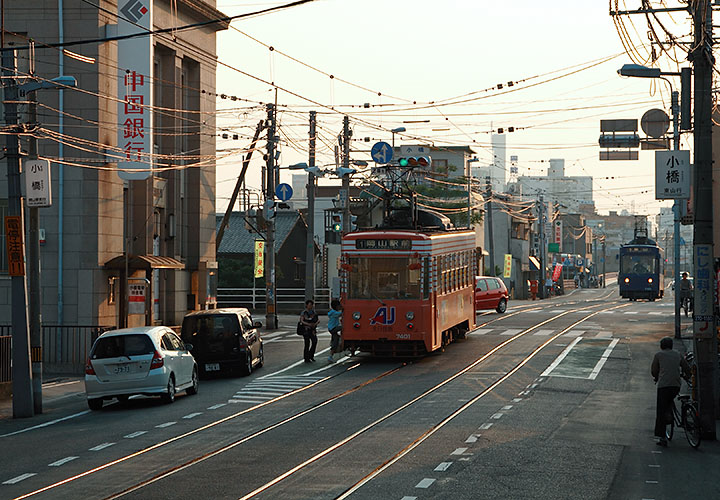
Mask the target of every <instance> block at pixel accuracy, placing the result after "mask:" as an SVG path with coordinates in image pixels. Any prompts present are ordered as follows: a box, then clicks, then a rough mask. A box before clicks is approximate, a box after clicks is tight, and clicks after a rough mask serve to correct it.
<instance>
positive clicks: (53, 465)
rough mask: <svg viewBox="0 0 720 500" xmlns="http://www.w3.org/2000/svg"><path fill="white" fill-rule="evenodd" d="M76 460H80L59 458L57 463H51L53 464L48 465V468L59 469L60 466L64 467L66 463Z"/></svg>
mask: <svg viewBox="0 0 720 500" xmlns="http://www.w3.org/2000/svg"><path fill="white" fill-rule="evenodd" d="M76 458H80V457H65V458H61V459H60V460H58V461H56V462H53V463H51V464H48V467H60V466H61V465H64V464H66V463H68V462H72V461H73V460H75V459H76Z"/></svg>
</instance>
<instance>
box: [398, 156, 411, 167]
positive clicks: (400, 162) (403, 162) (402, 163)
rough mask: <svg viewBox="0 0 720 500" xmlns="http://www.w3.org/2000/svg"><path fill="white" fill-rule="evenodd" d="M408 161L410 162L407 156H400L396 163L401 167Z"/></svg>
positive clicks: (406, 164) (405, 165)
mask: <svg viewBox="0 0 720 500" xmlns="http://www.w3.org/2000/svg"><path fill="white" fill-rule="evenodd" d="M409 163H410V162H409V161H408V159H407V158H400V159H399V160H398V164H399V165H400V166H401V167H407V166H408V164H409Z"/></svg>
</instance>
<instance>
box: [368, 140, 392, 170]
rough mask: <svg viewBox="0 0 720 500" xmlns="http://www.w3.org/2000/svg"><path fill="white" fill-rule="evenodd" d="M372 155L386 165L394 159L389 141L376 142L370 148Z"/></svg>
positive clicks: (375, 160)
mask: <svg viewBox="0 0 720 500" xmlns="http://www.w3.org/2000/svg"><path fill="white" fill-rule="evenodd" d="M370 156H372V159H373V161H374V162H375V163H379V164H381V165H384V164H385V163H390V161H391V160H392V159H393V150H392V147H390V144H388V143H387V142H376V143H375V144H373V147H372V149H371V150H370Z"/></svg>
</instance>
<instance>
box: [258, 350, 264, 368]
mask: <svg viewBox="0 0 720 500" xmlns="http://www.w3.org/2000/svg"><path fill="white" fill-rule="evenodd" d="M264 364H265V352H264V351H263V346H260V354H258V364H257V367H258V368H262V365H264Z"/></svg>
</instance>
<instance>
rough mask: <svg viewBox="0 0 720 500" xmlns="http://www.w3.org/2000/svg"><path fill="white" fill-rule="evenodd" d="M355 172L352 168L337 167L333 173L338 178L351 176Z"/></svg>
mask: <svg viewBox="0 0 720 500" xmlns="http://www.w3.org/2000/svg"><path fill="white" fill-rule="evenodd" d="M355 172H357V170H355V169H354V168H347V167H338V168H337V170H336V171H335V173H336V174H337V176H338V177H344V176H346V175H352V174H354V173H355Z"/></svg>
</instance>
